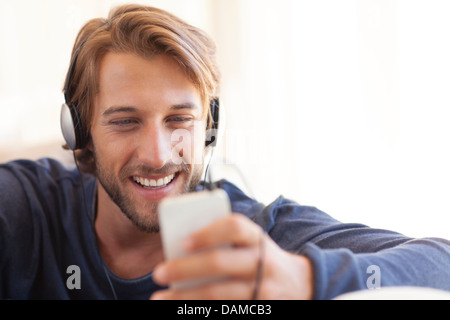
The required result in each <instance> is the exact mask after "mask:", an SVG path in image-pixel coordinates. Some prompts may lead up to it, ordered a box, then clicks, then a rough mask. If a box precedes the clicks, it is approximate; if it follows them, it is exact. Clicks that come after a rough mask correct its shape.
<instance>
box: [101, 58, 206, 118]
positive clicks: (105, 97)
mask: <svg viewBox="0 0 450 320" xmlns="http://www.w3.org/2000/svg"><path fill="white" fill-rule="evenodd" d="M98 80H99V82H98V93H97V98H98V99H97V101H98V102H99V103H98V108H96V109H101V110H104V109H105V108H107V107H108V106H110V105H111V104H119V105H125V104H126V105H130V104H131V105H133V106H168V105H173V104H186V103H189V104H192V105H194V106H198V107H199V108H200V109H202V101H201V94H200V91H199V90H198V89H197V87H196V86H195V84H194V83H193V82H192V81H191V80H190V78H189V77H188V76H187V75H186V73H185V72H184V70H183V69H182V68H181V67H180V66H179V65H178V63H177V62H176V61H175V60H174V59H172V58H170V57H168V56H165V55H157V56H155V57H153V58H150V59H148V58H143V57H140V56H138V55H135V54H131V53H112V52H109V53H107V54H106V55H105V56H104V57H103V58H102V60H101V62H100V66H99V73H98ZM101 110H100V111H101Z"/></svg>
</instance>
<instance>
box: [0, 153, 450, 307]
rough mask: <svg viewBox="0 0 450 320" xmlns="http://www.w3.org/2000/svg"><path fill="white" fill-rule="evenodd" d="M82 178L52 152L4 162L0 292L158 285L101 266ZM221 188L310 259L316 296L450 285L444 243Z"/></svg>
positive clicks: (65, 292) (134, 290) (87, 294)
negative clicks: (36, 158)
mask: <svg viewBox="0 0 450 320" xmlns="http://www.w3.org/2000/svg"><path fill="white" fill-rule="evenodd" d="M81 178H82V179H83V181H84V188H85V193H86V201H84V198H83V186H82V184H81V183H80V174H79V172H78V170H76V169H75V168H69V167H65V166H63V165H62V164H61V163H59V162H57V161H55V160H51V159H41V160H39V161H25V160H21V161H14V162H9V163H5V164H2V165H0V299H113V298H114V297H115V295H116V297H117V298H118V299H148V298H149V297H150V295H151V294H152V292H154V291H155V290H158V289H160V287H158V285H156V284H155V283H154V282H153V281H152V277H151V274H148V275H146V276H143V277H141V278H138V279H122V278H120V277H118V276H116V275H114V274H113V273H112V272H111V271H110V270H109V269H108V268H107V267H106V266H105V264H104V262H103V260H102V258H101V256H100V253H99V250H98V245H97V241H96V236H95V231H94V229H93V227H92V226H93V220H94V217H95V199H96V192H97V180H96V178H95V177H93V176H91V175H87V174H83V175H82V176H81ZM218 186H219V187H220V188H222V189H224V190H225V191H226V192H227V193H228V195H229V197H230V200H231V203H232V209H233V212H237V213H242V214H244V215H246V216H247V217H249V218H250V219H252V220H253V221H254V222H256V223H257V224H259V225H260V226H261V227H262V228H263V229H264V230H265V231H266V232H267V233H268V234H269V235H270V237H271V238H272V239H273V240H274V241H275V242H276V243H277V244H278V245H279V246H280V247H281V248H283V249H285V250H288V251H290V252H294V253H298V254H302V255H305V256H307V257H308V258H309V259H310V260H311V261H312V264H313V267H314V298H315V299H332V298H334V297H336V296H338V295H341V294H343V293H347V292H351V291H356V290H364V289H368V288H371V287H373V286H374V285H378V286H381V287H388V286H420V287H432V288H438V289H444V290H448V291H450V242H449V241H447V240H444V239H437V238H432V239H431V238H427V239H412V238H408V237H405V236H403V235H401V234H399V233H395V232H391V231H387V230H380V229H372V228H369V227H367V226H364V225H361V224H348V223H341V222H339V221H337V220H335V219H333V218H332V217H330V216H329V215H327V214H326V213H324V212H322V211H320V210H318V209H316V208H314V207H309V206H302V205H299V204H298V203H296V202H293V201H290V200H287V199H285V198H283V197H279V198H278V199H276V200H275V201H274V202H273V203H271V204H270V205H268V206H264V205H262V204H261V203H259V202H257V201H255V200H254V199H251V198H249V197H247V196H246V195H245V194H244V193H243V192H242V191H240V190H239V189H238V188H237V187H236V186H234V185H233V184H231V183H229V182H227V181H220V182H219V183H218ZM74 266H76V268H78V269H77V270H78V275H79V276H80V277H79V278H78V280H79V281H78V282H77V281H74V278H73V275H75V272H74V269H73V268H74ZM375 273H377V274H375ZM374 276H377V277H378V278H377V279H375V278H374ZM109 281H111V284H110V283H109ZM377 281H378V283H377ZM113 290H114V293H113Z"/></svg>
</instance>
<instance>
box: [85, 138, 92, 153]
mask: <svg viewBox="0 0 450 320" xmlns="http://www.w3.org/2000/svg"><path fill="white" fill-rule="evenodd" d="M86 148H87V149H88V150H89V151H90V152H94V144H93V143H92V137H91V136H89V140H88V143H87V144H86Z"/></svg>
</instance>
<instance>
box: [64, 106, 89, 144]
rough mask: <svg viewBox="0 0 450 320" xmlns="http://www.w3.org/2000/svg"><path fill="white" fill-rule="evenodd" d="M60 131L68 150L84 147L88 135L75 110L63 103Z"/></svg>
mask: <svg viewBox="0 0 450 320" xmlns="http://www.w3.org/2000/svg"><path fill="white" fill-rule="evenodd" d="M61 131H62V134H63V136H64V140H65V141H66V143H67V146H68V147H69V148H70V150H72V151H74V150H76V149H82V148H84V147H85V146H86V144H87V141H88V135H87V134H86V130H85V127H84V126H83V122H82V121H81V117H80V115H79V114H78V112H77V110H76V108H74V107H73V106H72V107H71V106H69V105H68V104H67V103H63V105H62V107H61Z"/></svg>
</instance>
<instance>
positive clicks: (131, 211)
mask: <svg viewBox="0 0 450 320" xmlns="http://www.w3.org/2000/svg"><path fill="white" fill-rule="evenodd" d="M94 159H95V165H96V173H97V179H98V181H99V183H100V184H101V185H102V186H103V189H104V190H105V191H106V193H107V194H108V196H109V197H110V198H111V200H112V201H113V202H114V203H115V204H116V205H117V206H118V207H119V209H120V210H121V211H122V213H123V214H124V215H125V216H126V217H127V218H128V219H129V220H130V221H131V222H132V223H133V225H134V226H136V228H137V229H138V230H140V231H142V232H145V233H158V232H159V231H160V228H159V221H158V214H157V212H158V204H159V202H155V201H152V202H146V203H142V205H143V209H141V210H139V209H138V205H137V204H136V202H135V201H133V200H132V199H131V197H129V196H127V195H126V193H125V192H124V191H123V188H122V187H121V186H124V185H126V184H127V183H129V178H130V175H131V174H136V173H139V174H140V175H142V176H149V175H152V174H155V175H156V174H165V173H171V172H175V171H176V172H179V174H180V175H182V176H183V177H186V179H188V180H187V181H186V182H185V184H184V186H183V188H182V190H181V192H180V193H181V194H182V193H187V192H191V191H194V190H195V189H196V188H197V186H198V184H199V183H200V181H201V176H202V172H203V163H202V164H196V165H193V166H192V169H191V167H190V166H189V165H188V164H185V163H182V164H180V165H175V164H172V163H171V164H167V165H165V166H164V167H162V168H160V169H157V170H155V169H152V168H150V167H149V166H147V165H145V164H139V165H125V166H124V167H123V168H122V169H121V171H120V174H119V177H118V178H116V177H114V175H113V174H112V173H111V170H108V169H106V168H105V167H104V166H103V165H102V162H101V161H100V160H99V159H98V157H97V155H96V154H95V152H94ZM191 171H192V173H191Z"/></svg>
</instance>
